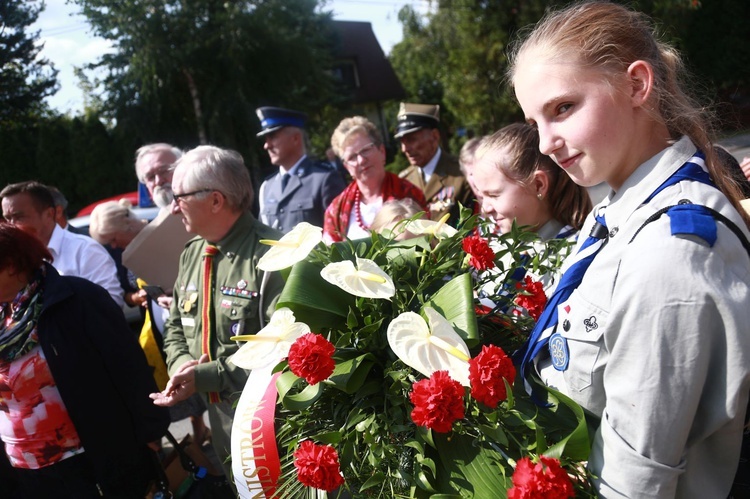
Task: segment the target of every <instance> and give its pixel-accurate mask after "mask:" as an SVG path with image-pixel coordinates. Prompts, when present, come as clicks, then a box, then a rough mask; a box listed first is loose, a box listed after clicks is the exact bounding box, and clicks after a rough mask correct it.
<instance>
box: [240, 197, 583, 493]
mask: <svg viewBox="0 0 750 499" xmlns="http://www.w3.org/2000/svg"><path fill="white" fill-rule="evenodd" d="M463 211H464V212H463V214H462V217H461V221H460V223H459V225H458V227H459V228H458V229H454V228H452V227H449V226H447V225H444V224H443V223H442V222H433V221H427V220H419V219H411V220H407V221H404V222H403V226H402V227H400V228H401V229H406V230H408V231H409V232H411V233H412V234H416V235H417V237H416V238H413V239H409V240H407V241H396V240H395V239H394V238H393V237H392V235H380V234H372V236H371V238H370V239H367V240H359V241H344V242H341V243H337V244H334V245H332V246H330V247H327V246H325V245H324V244H322V243H321V242H320V241H321V238H320V229H319V228H317V227H313V226H310V225H308V224H300V225H299V226H298V227H296V228H295V229H294V230H293V231H292V232H290V233H289V234H287V235H285V236H284V237H283V238H282V239H281V240H279V241H274V242H269V243H270V244H273V245H274V247H273V248H271V250H269V251H268V252H267V254H266V255H265V256H264V257H263V259H261V261H260V262H259V267H260V268H263V269H264V270H282V269H285V270H282V271H283V272H285V273H287V275H286V278H287V284H286V286H285V288H284V291H283V293H282V295H281V297H280V299H279V302H278V305H277V311H276V313H275V314H274V316H273V317H272V318H271V321H270V323H269V325H268V326H266V328H264V329H263V330H262V331H260V332H259V333H258V334H257V335H255V336H243V337H238V338H237V339H238V340H246V341H247V344H245V345H243V347H242V348H241V349H240V350H239V351H238V352H237V353H236V354H235V356H234V358H233V359H232V361H233V362H235V363H236V364H237V365H240V366H242V367H246V368H249V369H253V372H252V373H251V378H250V380H249V381H248V385H247V387H246V389H245V391H244V392H243V395H242V397H243V399H244V398H245V396H246V392H257V400H256V401H255V402H253V403H252V404H250V405H251V406H252V410H250V411H249V412H248V410H247V408H246V406H247V404H246V403H243V399H241V400H240V407H238V410H237V415H236V416H235V429H233V444H232V445H233V447H232V456H233V465H234V463H237V464H238V466H239V463H240V462H242V463H248V462H250V463H252V465H251V466H250V467H249V468H248V467H245V468H241V467H235V475H236V476H237V477H238V478H237V483H238V488H239V489H240V494H241V495H243V490H247V491H248V492H247V495H246V496H247V497H268V498H270V497H278V498H291V497H331V498H333V497H341V498H344V497H389V498H390V497H404V498H407V497H413V498H428V497H431V498H433V499H448V498H472V497H473V498H479V499H482V498H487V499H490V498H493V499H494V498H502V497H512V498H525V497H560V498H564V497H573V496H574V494H577V495H579V496H582V495H586V494H588V493H589V492H588V491H589V490H590V489H589V487H588V481H587V477H586V473H585V468H584V466H583V465H582V464H581V463H582V461H584V460H585V459H586V458H587V455H588V450H589V440H588V431H587V427H586V423H585V420H584V415H583V411H582V409H581V408H580V407H579V406H578V405H577V404H575V403H574V402H573V401H572V400H570V399H569V398H567V397H565V396H564V395H562V394H560V393H557V392H554V391H552V390H549V389H545V388H544V387H541V386H540V387H538V390H537V391H536V396H537V397H540V396H541V397H543V398H544V400H542V401H541V403H539V402H540V401H539V400H537V401H534V400H532V399H531V397H530V396H529V395H527V394H526V392H525V390H524V387H523V383H521V382H520V381H517V380H516V379H515V378H516V369H515V367H514V365H513V362H512V361H511V359H510V357H509V355H510V354H512V353H513V352H514V351H515V350H516V349H517V348H518V347H519V346H520V345H521V344H522V343H523V341H524V340H525V338H526V335H527V334H528V332H529V331H530V329H531V327H532V326H533V323H534V317H535V315H536V314H537V312H538V311H539V310H540V309H541V307H543V302H544V300H545V298H544V291H543V289H542V287H541V285H540V284H539V283H538V281H537V279H535V278H534V277H533V276H541V275H547V276H549V275H553V274H554V272H555V270H556V269H557V267H559V264H560V261H561V260H562V257H563V256H564V253H565V250H566V243H565V242H563V241H551V242H548V243H542V242H540V241H539V240H537V238H536V236H535V235H534V234H533V233H531V232H528V231H524V230H522V228H518V227H514V228H513V230H512V231H511V232H510V233H509V234H505V235H497V234H489V235H488V236H486V237H482V236H480V235H479V234H481V232H482V230H481V229H482V227H481V226H480V227H478V226H479V225H481V224H480V223H479V222H478V219H477V217H476V216H472V215H471V213H470V212H469V210H463ZM394 230H396V231H398V230H399V227H396V229H394ZM489 283H492V286H491V287H492V288H493V289H494V290H493V292H492V296H490V298H491V300H492V301H491V303H492V306H490V307H483V306H479V305H478V301H477V298H476V295H477V293H476V292H475V290H476V289H480V288H487V285H488V284H489ZM262 372H265V373H266V374H265V376H266V377H265V378H261V379H259V380H255V379H254V376H256V374H257V375H258V376H260V375H261V374H259V373H262ZM263 380H265V381H263ZM262 411H265V416H263V417H262V418H261V417H260V416H258V414H259V413H260V412H262ZM263 418H265V419H263ZM262 421H266V424H265V426H263V423H262ZM269 426H272V431H271V432H270V436H269V434H268V427H269ZM238 427H239V428H238ZM261 427H263V428H265V429H264V430H262V431H261V430H260V428H261ZM243 429H247V430H248V433H242V431H240V430H243ZM253 430H258V431H256V432H254V431H253ZM262 439H264V440H262ZM235 440H237V442H235ZM235 444H236V445H235ZM251 447H252V450H254V452H255V454H254V455H253V456H254V457H250V458H248V457H247V456H248V453H247V452H246V451H247V450H248V449H250V448H251ZM269 450H270V451H271V452H266V451H269ZM276 453H277V454H276ZM268 454H273V457H272V460H273V461H274V462H273V463H270V461H269V460H268ZM261 455H262V456H261ZM277 456H278V457H277ZM261 457H262V458H263V459H262V460H261ZM269 470H271V471H269ZM261 478H262V479H263V480H261ZM253 480H258V482H259V483H260V482H263V483H260V485H256V488H255V489H253V486H252V483H253ZM246 485H247V488H246V487H245V486H246ZM243 496H244V495H243Z"/></svg>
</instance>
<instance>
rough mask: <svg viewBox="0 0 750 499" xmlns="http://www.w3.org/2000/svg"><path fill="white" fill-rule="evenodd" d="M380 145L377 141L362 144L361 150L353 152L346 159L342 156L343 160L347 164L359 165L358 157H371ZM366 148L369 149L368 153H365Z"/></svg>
mask: <svg viewBox="0 0 750 499" xmlns="http://www.w3.org/2000/svg"><path fill="white" fill-rule="evenodd" d="M379 146H380V144H376V143H375V142H370V143H369V144H367V145H365V146H362V148H360V150H359V151H357V152H355V153H353V154H352V156H350V157H349V158H346V159H344V158H341V161H343V162H344V164H345V165H349V166H357V159H358V158H362V159H367V158H369V156H370V154H371V153H372V152H373V151H374V150H375V149H377V148H378V147H379ZM365 150H367V152H366V153H365Z"/></svg>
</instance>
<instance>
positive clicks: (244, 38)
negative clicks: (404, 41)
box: [74, 0, 334, 164]
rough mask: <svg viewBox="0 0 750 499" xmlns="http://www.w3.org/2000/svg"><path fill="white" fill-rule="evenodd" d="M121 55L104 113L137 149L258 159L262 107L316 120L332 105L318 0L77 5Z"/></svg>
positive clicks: (328, 34) (327, 35) (97, 1)
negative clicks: (208, 151) (153, 144)
mask: <svg viewBox="0 0 750 499" xmlns="http://www.w3.org/2000/svg"><path fill="white" fill-rule="evenodd" d="M74 3H76V4H77V5H78V6H79V7H80V8H81V11H82V14H83V15H84V16H86V18H87V19H88V20H89V23H90V24H91V26H92V27H93V29H94V32H95V33H96V34H97V35H99V36H101V37H103V38H105V39H108V40H111V41H112V42H113V43H114V46H115V51H114V52H113V53H111V54H108V55H105V56H103V57H102V58H101V59H100V60H99V61H98V62H97V63H96V64H93V65H91V67H99V68H102V69H104V70H106V76H105V77H104V79H103V80H102V82H101V84H102V85H103V89H104V91H105V92H106V95H107V98H106V100H105V103H106V105H105V107H104V109H103V111H104V112H105V113H106V116H107V117H108V118H109V119H113V120H116V122H117V127H118V129H121V130H122V132H121V133H123V134H124V135H130V136H133V137H135V138H136V141H137V142H139V143H141V144H142V143H144V142H149V141H157V140H158V141H167V142H172V143H175V144H177V145H179V146H181V147H192V146H194V145H197V144H198V143H206V142H208V143H213V144H218V145H221V146H222V147H229V148H233V149H236V150H238V151H240V152H241V153H243V155H244V156H245V159H246V161H247V162H248V163H249V164H253V163H257V162H258V161H257V158H258V156H259V153H260V148H259V141H257V139H256V137H255V133H256V132H257V131H258V129H259V125H258V119H257V117H256V116H255V108H256V107H258V106H260V105H281V106H287V107H291V108H295V109H300V110H303V111H308V112H313V111H317V110H318V109H320V108H322V107H323V105H324V104H325V103H327V102H329V101H332V100H333V97H332V96H333V90H334V86H333V83H332V80H331V76H330V74H329V73H328V71H327V69H328V68H329V67H330V59H331V57H330V47H331V46H332V43H333V38H332V31H331V24H330V15H328V14H325V13H321V12H319V11H318V2H317V1H316V0H285V1H281V0H255V1H250V2H225V1H223V0H221V1H220V0H167V1H164V0H159V1H155V0H147V1H135V0H128V1H122V2H111V1H108V0H74Z"/></svg>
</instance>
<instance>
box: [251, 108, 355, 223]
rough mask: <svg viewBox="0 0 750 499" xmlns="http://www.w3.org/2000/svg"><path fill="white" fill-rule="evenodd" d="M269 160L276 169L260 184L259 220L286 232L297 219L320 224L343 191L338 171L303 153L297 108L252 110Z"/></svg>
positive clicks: (302, 119) (302, 120)
mask: <svg viewBox="0 0 750 499" xmlns="http://www.w3.org/2000/svg"><path fill="white" fill-rule="evenodd" d="M256 114H257V115H258V119H260V124H261V131H260V132H259V133H258V135H257V136H258V137H263V139H264V140H265V145H264V148H265V150H266V151H268V156H269V157H270V159H271V163H272V164H273V165H276V166H278V167H279V171H278V172H277V173H274V174H273V175H271V176H270V177H268V178H266V180H265V181H264V182H263V184H262V185H261V186H260V220H261V222H263V223H264V224H266V225H268V226H269V227H273V228H275V229H278V230H280V231H281V232H283V233H286V232H289V231H290V230H292V229H293V228H294V226H295V225H297V224H298V223H300V222H308V223H310V224H312V225H316V226H318V227H323V215H324V213H325V211H326V208H327V207H328V205H329V204H330V203H331V201H333V199H334V198H335V197H336V196H338V195H339V193H341V191H343V190H344V187H345V184H344V179H343V177H342V176H341V174H340V173H339V172H338V171H337V170H335V169H333V168H330V167H329V165H328V164H325V166H323V164H322V163H320V164H319V163H315V162H313V160H312V159H311V158H309V157H308V156H307V148H306V146H305V142H306V139H305V130H304V127H305V121H306V119H307V116H306V115H305V114H304V113H301V112H299V111H293V110H291V109H284V108H280V107H261V108H258V109H257V110H256Z"/></svg>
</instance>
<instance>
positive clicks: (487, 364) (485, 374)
mask: <svg viewBox="0 0 750 499" xmlns="http://www.w3.org/2000/svg"><path fill="white" fill-rule="evenodd" d="M515 378H516V368H515V367H513V361H512V360H510V357H508V356H507V355H506V354H505V352H504V351H503V349H502V348H500V347H498V346H495V345H484V346H483V347H482V351H481V352H479V355H477V356H476V357H474V358H473V359H470V360H469V381H470V382H471V396H472V397H474V398H475V399H476V400H478V401H479V402H481V403H483V404H484V405H486V406H488V407H490V408H492V409H494V408H495V407H497V404H498V403H499V402H502V401H503V400H505V399H506V398H507V397H508V394H507V393H506V390H505V383H504V382H503V380H504V379H506V380H508V384H509V385H511V386H512V385H513V380H514V379H515Z"/></svg>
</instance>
